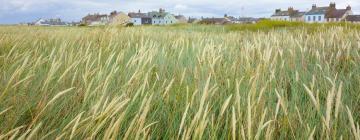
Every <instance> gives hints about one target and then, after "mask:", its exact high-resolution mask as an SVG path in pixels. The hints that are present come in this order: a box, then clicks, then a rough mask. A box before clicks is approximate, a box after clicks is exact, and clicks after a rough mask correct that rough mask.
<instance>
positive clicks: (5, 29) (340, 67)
mask: <svg viewBox="0 0 360 140" xmlns="http://www.w3.org/2000/svg"><path fill="white" fill-rule="evenodd" d="M280 27H281V28H276V29H275V28H270V29H268V30H266V31H262V30H253V28H251V30H244V28H243V27H236V26H202V25H179V26H168V27H155V26H153V27H129V28H120V27H98V28H88V27H21V26H18V27H17V26H2V27H0V72H1V73H0V139H244V140H245V139H248V140H250V139H274V140H276V139H284V140H287V139H360V128H359V127H360V126H359V122H360V114H359V112H360V30H358V29H354V28H352V27H349V26H345V25H341V26H340V25H339V26H335V25H331V26H330V25H327V26H323V25H317V27H316V28H314V27H311V28H310V27H305V26H296V27H291V28H286V27H283V26H280ZM254 28H255V27H254Z"/></svg>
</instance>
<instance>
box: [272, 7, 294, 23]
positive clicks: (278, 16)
mask: <svg viewBox="0 0 360 140" xmlns="http://www.w3.org/2000/svg"><path fill="white" fill-rule="evenodd" d="M270 19H271V20H280V21H290V14H289V12H288V11H281V9H276V10H275V13H274V14H273V15H272V16H271V18H270Z"/></svg>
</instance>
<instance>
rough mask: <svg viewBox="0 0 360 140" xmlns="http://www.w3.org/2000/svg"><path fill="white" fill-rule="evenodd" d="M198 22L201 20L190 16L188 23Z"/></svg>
mask: <svg viewBox="0 0 360 140" xmlns="http://www.w3.org/2000/svg"><path fill="white" fill-rule="evenodd" d="M198 22H200V20H199V19H197V18H190V17H189V19H188V23H198Z"/></svg>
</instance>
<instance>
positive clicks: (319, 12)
mask: <svg viewBox="0 0 360 140" xmlns="http://www.w3.org/2000/svg"><path fill="white" fill-rule="evenodd" d="M270 19H271V20H281V21H302V22H307V23H325V22H340V21H346V22H360V15H353V11H352V9H351V6H347V7H346V8H344V9H338V8H336V4H335V3H330V5H329V6H325V7H318V6H317V5H316V4H313V5H312V7H311V9H310V10H308V11H300V10H295V9H294V8H293V7H289V8H288V9H287V10H286V11H282V10H281V9H276V10H275V13H274V14H273V15H272V16H271V18H270Z"/></svg>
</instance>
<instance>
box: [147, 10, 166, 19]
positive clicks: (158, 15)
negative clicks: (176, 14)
mask: <svg viewBox="0 0 360 140" xmlns="http://www.w3.org/2000/svg"><path fill="white" fill-rule="evenodd" d="M168 14H169V13H167V12H156V11H153V12H149V14H148V15H149V17H151V18H164V17H165V16H166V15H168Z"/></svg>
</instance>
